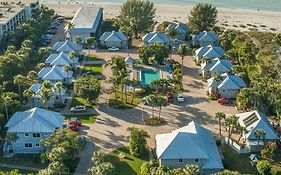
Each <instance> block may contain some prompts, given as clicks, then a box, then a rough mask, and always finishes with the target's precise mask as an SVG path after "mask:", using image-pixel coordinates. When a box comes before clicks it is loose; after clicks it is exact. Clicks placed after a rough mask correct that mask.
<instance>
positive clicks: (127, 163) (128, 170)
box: [108, 147, 149, 175]
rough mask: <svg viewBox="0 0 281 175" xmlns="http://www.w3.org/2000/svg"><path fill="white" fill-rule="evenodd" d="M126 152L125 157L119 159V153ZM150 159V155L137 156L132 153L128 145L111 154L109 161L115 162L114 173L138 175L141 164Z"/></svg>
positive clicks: (118, 174) (117, 174)
mask: <svg viewBox="0 0 281 175" xmlns="http://www.w3.org/2000/svg"><path fill="white" fill-rule="evenodd" d="M120 153H125V154H126V157H125V158H124V159H119V157H118V155H119V154H120ZM148 160H149V155H148V154H147V155H146V156H144V157H142V158H136V157H134V156H132V155H131V154H130V151H129V149H128V148H127V147H123V148H120V149H118V150H115V151H113V152H111V153H110V154H109V158H108V161H109V162H111V163H112V164H113V166H114V167H115V171H114V173H113V174H112V175H125V174H126V175H136V174H140V168H141V165H142V164H143V163H145V162H147V161H148Z"/></svg>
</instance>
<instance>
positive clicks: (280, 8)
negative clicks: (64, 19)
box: [40, 0, 281, 17]
mask: <svg viewBox="0 0 281 175" xmlns="http://www.w3.org/2000/svg"><path fill="white" fill-rule="evenodd" d="M59 1H60V2H61V3H67V2H71V3H73V2H76V1H78V2H82V3H84V2H87V3H123V2H125V1H126V0H40V2H55V3H58V2H59ZM151 1H152V2H154V3H155V4H173V5H194V4H196V3H199V2H205V3H209V4H212V5H214V6H216V7H222V8H232V9H249V10H264V11H276V12H281V0H151ZM280 17H281V16H280Z"/></svg>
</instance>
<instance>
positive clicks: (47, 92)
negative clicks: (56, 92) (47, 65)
mask: <svg viewBox="0 0 281 175" xmlns="http://www.w3.org/2000/svg"><path fill="white" fill-rule="evenodd" d="M51 89H52V85H51V83H50V82H49V81H44V82H43V83H42V84H41V86H40V91H41V94H40V97H41V98H42V101H43V104H44V106H45V108H46V109H48V102H49V100H50V97H51V94H52V90H51Z"/></svg>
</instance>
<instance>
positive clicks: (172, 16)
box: [41, 2, 281, 33]
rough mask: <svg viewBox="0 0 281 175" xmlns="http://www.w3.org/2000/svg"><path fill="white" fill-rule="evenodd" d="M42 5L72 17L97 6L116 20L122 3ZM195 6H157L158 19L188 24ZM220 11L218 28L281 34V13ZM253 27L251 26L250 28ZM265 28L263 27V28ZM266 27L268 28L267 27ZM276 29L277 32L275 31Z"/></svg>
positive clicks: (237, 10) (231, 9)
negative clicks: (81, 8) (253, 27)
mask: <svg viewBox="0 0 281 175" xmlns="http://www.w3.org/2000/svg"><path fill="white" fill-rule="evenodd" d="M41 3H42V4H44V5H46V6H48V7H50V8H52V9H54V10H55V11H56V12H57V13H59V14H61V15H63V16H67V17H71V16H74V14H75V13H76V11H77V10H78V9H79V8H80V7H83V6H95V7H102V8H104V19H108V18H114V17H116V16H117V15H118V14H119V11H120V7H121V5H122V3H100V2H99V3H78V4H76V3H73V2H72V3H71V2H70V3H69V4H68V3H67V2H63V3H52V2H45V3H44V2H41ZM192 7H193V5H184V6H180V5H168V4H155V8H156V17H155V20H156V21H157V22H158V23H161V22H163V21H178V22H186V21H187V18H188V12H189V11H190V10H191V9H192ZM217 10H218V23H217V25H218V26H223V27H225V28H229V29H238V30H241V31H245V30H249V29H250V28H252V26H257V28H258V30H260V31H263V32H274V33H276V32H281V18H280V16H281V12H275V11H262V10H260V11H258V10H246V9H237V8H221V7H217ZM248 25H251V26H248ZM261 26H263V27H261ZM265 26H266V27H265ZM273 29H275V30H273Z"/></svg>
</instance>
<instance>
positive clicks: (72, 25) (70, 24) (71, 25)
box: [66, 22, 75, 40]
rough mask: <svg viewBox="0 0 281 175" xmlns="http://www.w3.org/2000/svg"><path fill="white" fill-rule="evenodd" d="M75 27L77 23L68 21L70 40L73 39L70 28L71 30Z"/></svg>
mask: <svg viewBox="0 0 281 175" xmlns="http://www.w3.org/2000/svg"><path fill="white" fill-rule="evenodd" d="M74 27H75V25H74V24H73V23H71V22H69V23H67V25H66V28H67V31H68V33H69V37H70V40H72V37H71V31H70V30H71V29H72V28H74Z"/></svg>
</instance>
